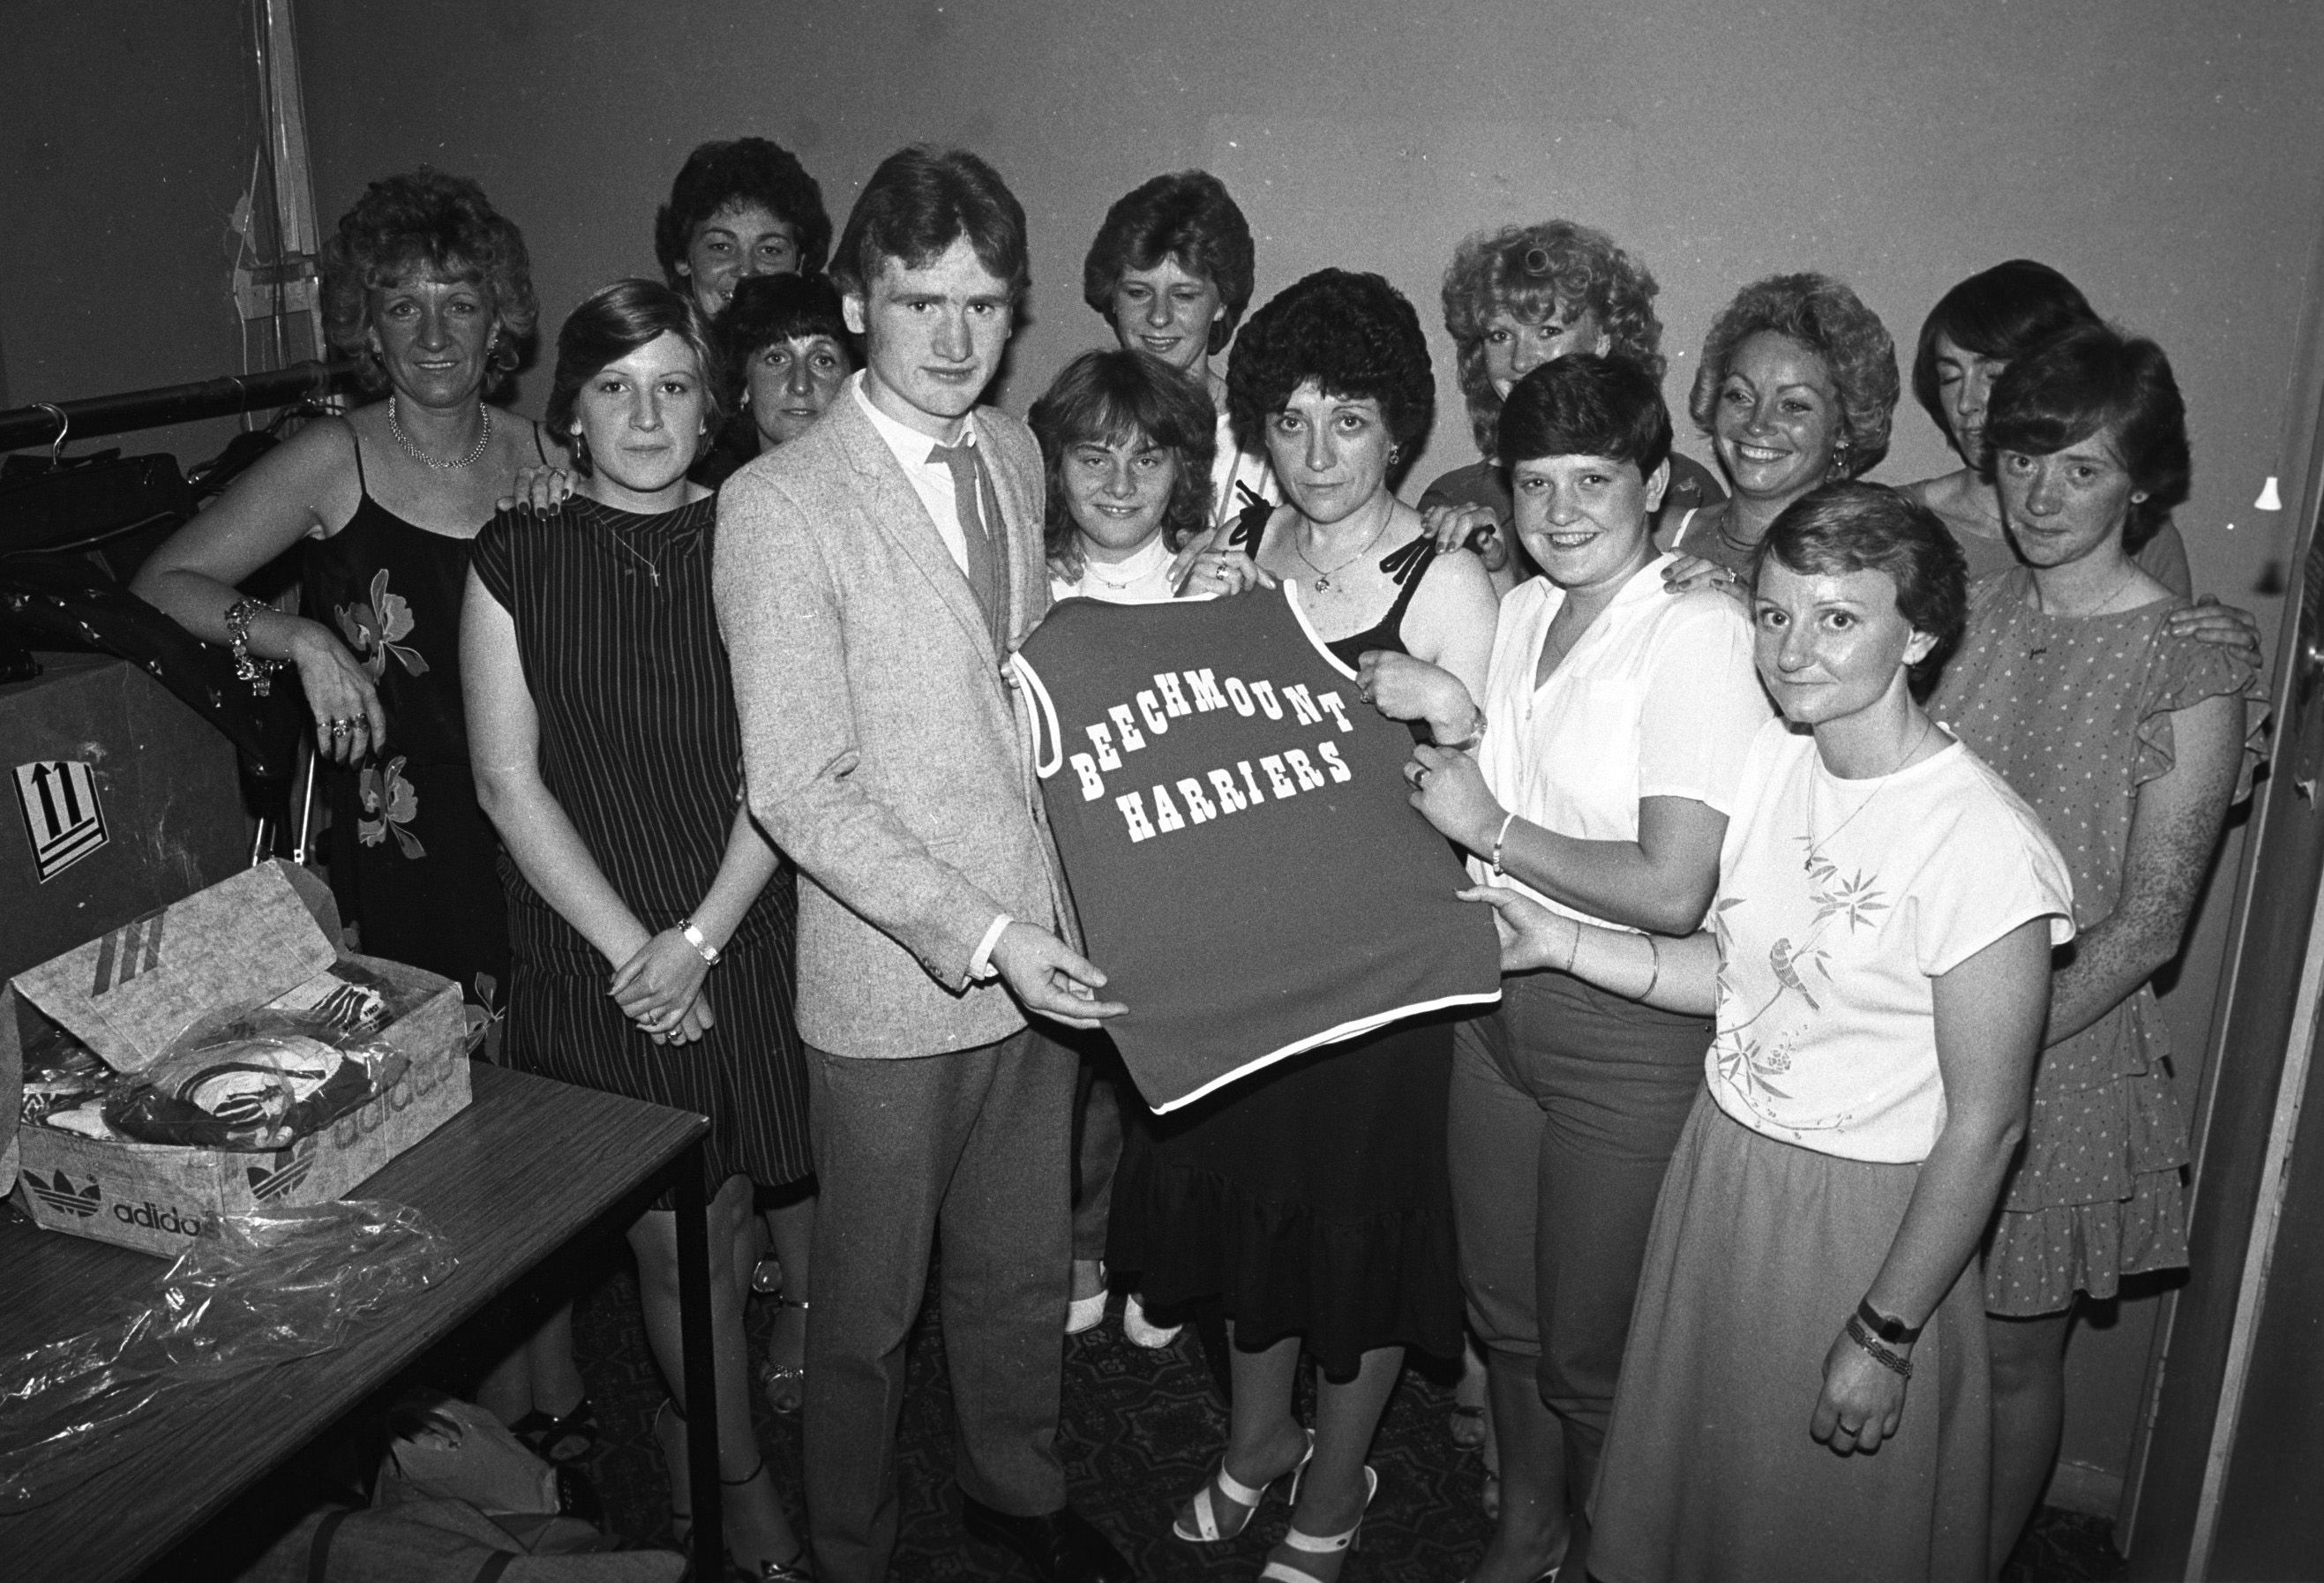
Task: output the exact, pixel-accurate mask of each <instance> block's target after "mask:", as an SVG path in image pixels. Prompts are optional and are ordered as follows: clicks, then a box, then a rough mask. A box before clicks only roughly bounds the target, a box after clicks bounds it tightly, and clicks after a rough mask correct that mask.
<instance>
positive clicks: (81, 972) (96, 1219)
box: [0, 861, 469, 1257]
mask: <svg viewBox="0 0 2324 1583" xmlns="http://www.w3.org/2000/svg"><path fill="white" fill-rule="evenodd" d="M338 938H339V928H338V913H337V908H336V907H335V906H334V905H333V904H332V902H331V897H330V893H329V890H328V889H327V887H326V886H325V885H324V884H322V882H321V881H319V880H318V879H317V878H316V877H315V876H314V875H310V874H309V873H307V872H306V871H305V870H304V869H301V868H299V867H297V866H293V865H291V864H288V863H283V862H280V861H274V862H269V863H265V864H262V865H260V866H258V867H256V868H250V869H244V870H243V871H242V872H241V873H239V874H236V875H233V876H232V877H231V878H228V879H225V880H221V881H220V882H219V883H217V884H214V885H212V886H210V887H209V888H208V889H207V890H202V891H197V892H196V893H194V894H192V895H190V896H188V897H187V898H186V899H185V900H184V901H182V902H179V903H175V904H173V905H171V906H168V907H164V908H162V909H161V910H160V911H158V912H148V913H146V914H145V915H144V916H143V917H141V918H137V919H134V920H133V921H130V922H128V923H126V924H124V925H123V926H122V927H121V928H119V929H115V930H109V931H108V932H106V934H103V935H101V936H99V937H98V938H97V939H96V940H90V941H88V943H86V944H84V945H81V946H79V947H78V948H76V949H73V950H69V951H67V952H66V953H65V954H64V955H63V956H60V957H57V958H53V959H51V960H50V961H47V962H43V963H42V964H41V965H40V966H39V967H31V968H27V969H26V970H24V971H23V972H22V973H19V974H17V975H16V977H14V978H13V979H10V980H9V981H8V982H7V984H6V986H5V987H0V1105H5V1110H0V1125H5V1126H7V1127H17V1124H18V1119H19V1115H20V1111H21V1107H22V1102H21V1098H20V1095H21V1092H22V1084H23V1041H24V1039H25V1037H26V1036H27V1035H28V1034H30V1033H32V1032H36V1031H38V1029H39V1022H38V1019H41V1018H47V1019H49V1020H51V1021H53V1022H54V1023H58V1024H60V1025H61V1026H62V1027H63V1028H64V1029H65V1030H66V1031H67V1032H69V1033H71V1034H72V1035H73V1036H74V1037H75V1038H77V1039H78V1040H80V1041H81V1042H82V1043H84V1044H86V1045H88V1047H89V1049H91V1050H93V1051H96V1052H97V1054H98V1055H99V1056H101V1057H102V1058H104V1060H106V1063H107V1064H108V1065H110V1066H112V1067H113V1068H114V1069H115V1070H116V1071H124V1072H134V1071H141V1070H143V1069H145V1068H146V1067H149V1066H151V1065H152V1063H153V1062H154V1061H156V1060H160V1059H161V1056H162V1054H163V1053H164V1052H166V1051H168V1050H169V1049H170V1048H171V1045H172V1044H173V1043H174V1042H175V1041H177V1040H178V1039H179V1038H180V1036H182V1035H183V1034H185V1033H186V1032H189V1030H192V1029H194V1028H196V1027H197V1026H198V1025H200V1024H202V1023H209V1022H213V1021H217V1020H222V1019H223V1018H225V1017H226V1016H230V1015H232V1014H236V1013H240V1012H244V1011H248V1010H250V1009H251V1008H253V1007H255V1006H261V1005H265V1004H270V1003H272V1002H273V1001H275V1000H277V999H278V998H280V997H281V996H283V995H286V994H288V993H290V992H291V991H294V990H297V989H299V988H300V986H302V985H307V984H309V983H310V982H311V981H312V980H314V979H316V978H317V977H318V976H320V975H322V974H323V973H325V971H326V970H327V969H328V968H329V967H331V966H332V965H333V964H334V963H335V962H338V961H341V960H346V961H350V962H354V963H358V964H360V965H361V966H363V967H365V968H367V969H369V970H370V971H371V972H372V973H374V974H376V975H378V976H380V977H383V978H384V979H385V980H387V981H388V982H389V984H390V985H391V986H392V990H393V991H394V994H393V995H392V1003H393V1004H404V1003H410V1002H412V1001H417V1002H418V1004H417V1005H416V1006H415V1007H413V1008H412V1009H410V1010H407V1011H406V1012H404V1014H402V1015H401V1016H399V1017H398V1018H396V1019H395V1020H394V1021H393V1022H391V1023H388V1024H387V1025H386V1026H385V1027H384V1028H383V1029H381V1030H380V1031H379V1032H378V1033H377V1034H376V1035H374V1037H376V1038H378V1039H380V1040H382V1041H385V1042H387V1043H390V1044H392V1045H394V1046H395V1047H396V1048H398V1049H399V1050H401V1051H402V1052H403V1053H404V1054H405V1055H406V1056H407V1057H409V1058H410V1065H409V1066H408V1067H407V1068H406V1069H405V1071H404V1073H403V1075H402V1077H401V1078H399V1079H398V1080H397V1081H396V1083H395V1085H394V1086H393V1087H392V1088H389V1089H388V1090H387V1091H386V1092H385V1093H383V1094H379V1095H375V1096H374V1097H372V1098H371V1099H370V1100H368V1101H367V1102H365V1103H364V1105H363V1106H361V1107H360V1108H358V1109H356V1110H354V1111H351V1112H349V1113H348V1114H347V1115H346V1116H340V1117H339V1118H338V1119H337V1121H335V1122H333V1123H331V1124H330V1125H328V1126H327V1127H324V1128H323V1129H321V1130H320V1131H318V1132H315V1133H311V1134H309V1135H307V1136H306V1137H303V1138H300V1139H298V1140H297V1141H296V1142H294V1143H291V1145H290V1146H289V1147H288V1148H285V1149H281V1150H277V1151H274V1152H272V1153H241V1152H235V1151H229V1150H217V1149H200V1148H175V1147H171V1146H168V1145H164V1144H159V1143H129V1142H124V1141H120V1140H115V1139H97V1138H87V1137H81V1136H78V1135H77V1134H72V1133H67V1132H62V1131H60V1130H57V1129H55V1128H51V1127H46V1126H41V1125H28V1126H23V1127H21V1128H18V1130H17V1132H16V1136H15V1139H14V1143H15V1145H16V1148H17V1149H18V1150H19V1151H20V1152H21V1156H22V1159H21V1173H22V1174H21V1180H19V1181H18V1183H17V1201H18V1203H19V1204H21V1205H22V1206H23V1208H24V1209H25V1211H26V1212H27V1213H28V1214H30V1215H31V1216H32V1218H33V1220H34V1221H35V1222H37V1223H38V1224H40V1225H42V1226H43V1227H48V1228H49V1229H51V1230H52V1231H68V1232H71V1233H72V1234H74V1235H75V1236H89V1237H95V1238H97V1240H98V1241H100V1242H111V1243H118V1244H120V1245H123V1246H124V1247H133V1248H137V1249H140V1250H142V1251H143V1252H146V1253H152V1254H164V1255H166V1256H171V1257H174V1256H176V1255H177V1254H180V1253H181V1252H183V1251H184V1250H185V1247H186V1245H187V1243H188V1242H189V1241H190V1240H191V1239H192V1238H194V1237H197V1236H201V1235H202V1234H203V1233H204V1231H205V1230H206V1229H208V1226H209V1224H210V1222H211V1220H212V1219H213V1218H214V1217H217V1216H219V1215H222V1214H224V1215H231V1214H235V1213H237V1212H242V1211H247V1210H250V1209H253V1208H257V1207H258V1206H260V1205H261V1204H313V1203H320V1202H323V1201H325V1200H327V1199H340V1198H346V1197H349V1196H350V1195H351V1190H353V1189H355V1188H356V1187H358V1186H360V1185H361V1184H362V1182H363V1181H364V1179H366V1178H367V1177H369V1176H370V1175H371V1174H372V1173H373V1172H374V1171H378V1170H379V1169H380V1167H382V1166H383V1165H385V1164H386V1163H387V1162H389V1161H391V1160H392V1159H394V1158H395V1157H396V1156H397V1155H398V1154H401V1153H403V1152H404V1151H405V1150H406V1149H409V1148H410V1147H411V1145H412V1144H414V1143H418V1142H419V1141H420V1139H422V1138H424V1137H426V1136H427V1135H428V1134H429V1133H432V1132H434V1131H435V1130H436V1129H437V1128H438V1127H439V1126H441V1125H443V1124H444V1123H445V1122H446V1121H447V1119H449V1118H450V1117H451V1116H455V1115H457V1114H458V1112H459V1111H460V1110H461V1109H462V1108H463V1107H464V1106H466V1104H467V1103H468V1095H469V1090H468V1058H467V1037H466V1033H467V1019H466V1014H465V1013H464V1011H463V1010H462V1007H461V1004H460V991H459V988H458V986H456V985H454V984H453V983H452V982H451V981H450V980H449V979H447V978H442V977H438V976H437V975H435V974H433V973H426V972H422V971H421V970H420V969H419V968H417V967H406V966H405V965H403V964H402V963H400V962H388V961H383V960H382V959H380V958H375V957H358V956H355V955H354V954H353V953H350V952H342V951H341V950H340V949H339V946H338Z"/></svg>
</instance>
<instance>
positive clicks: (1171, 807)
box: [1154, 786, 1186, 830]
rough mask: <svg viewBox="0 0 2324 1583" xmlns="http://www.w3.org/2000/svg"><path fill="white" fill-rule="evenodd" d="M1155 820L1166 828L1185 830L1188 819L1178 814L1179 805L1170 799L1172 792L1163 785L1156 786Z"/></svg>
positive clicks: (1160, 826)
mask: <svg viewBox="0 0 2324 1583" xmlns="http://www.w3.org/2000/svg"><path fill="white" fill-rule="evenodd" d="M1154 822H1155V824H1156V825H1157V826H1158V827H1159V828H1161V829H1166V830H1183V829H1185V828H1186V821H1185V819H1181V818H1180V817H1179V816H1178V805H1177V804H1176V803H1175V802H1173V801H1170V793H1169V792H1167V791H1164V790H1163V789H1162V788H1161V787H1159V786H1157V787H1155V788H1154Z"/></svg>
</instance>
